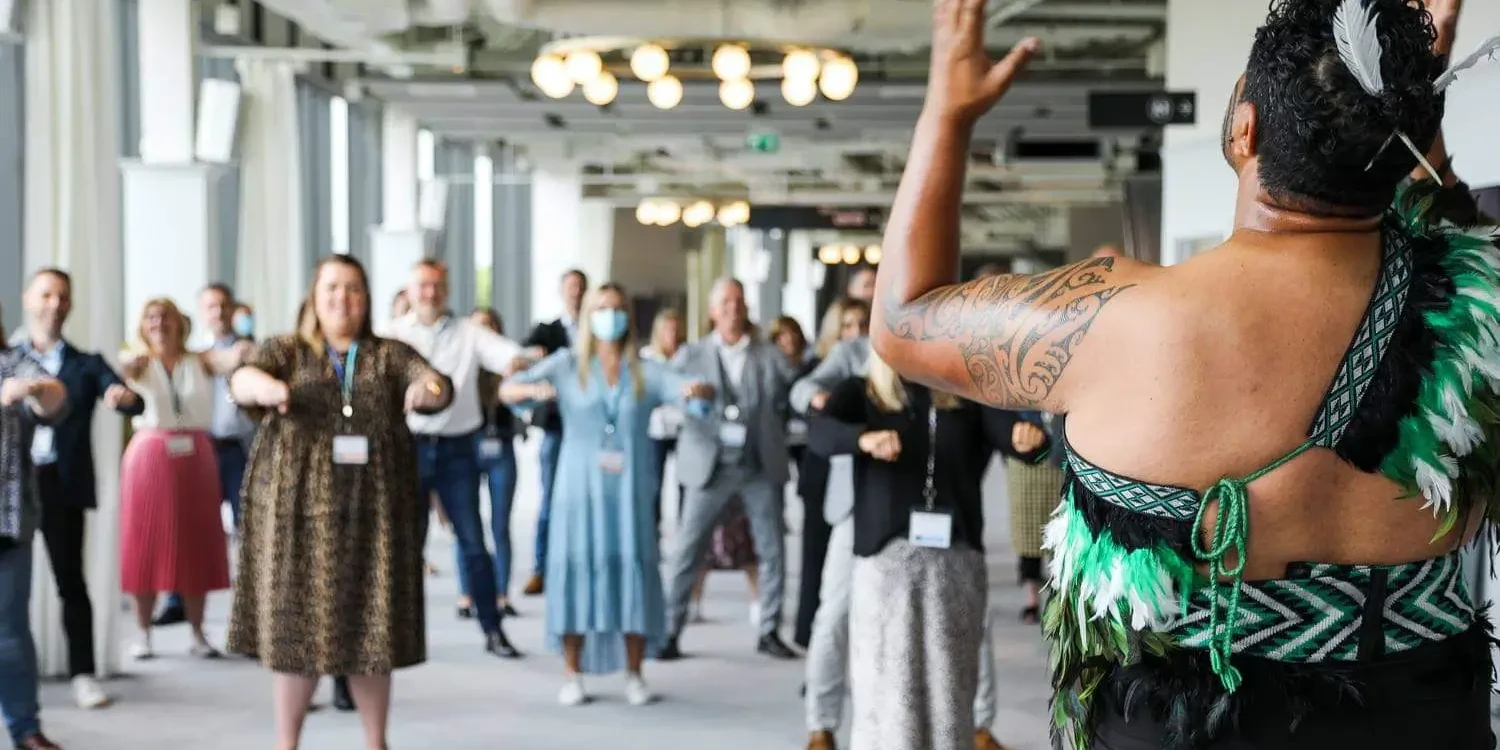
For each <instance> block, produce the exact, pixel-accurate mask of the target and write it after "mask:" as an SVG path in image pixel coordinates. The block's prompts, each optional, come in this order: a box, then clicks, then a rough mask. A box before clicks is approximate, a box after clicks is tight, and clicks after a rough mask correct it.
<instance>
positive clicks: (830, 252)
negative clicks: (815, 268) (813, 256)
mask: <svg viewBox="0 0 1500 750" xmlns="http://www.w3.org/2000/svg"><path fill="white" fill-rule="evenodd" d="M842 257H844V254H843V253H841V252H839V246H838V245H824V246H822V247H820V248H818V261H819V262H821V263H823V264H825V265H830V266H831V265H834V264H836V263H838V262H839V259H840V258H842Z"/></svg>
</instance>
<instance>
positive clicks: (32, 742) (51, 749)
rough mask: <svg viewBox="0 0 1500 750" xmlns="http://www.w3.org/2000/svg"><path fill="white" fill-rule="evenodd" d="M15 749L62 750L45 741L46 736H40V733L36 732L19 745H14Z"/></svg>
mask: <svg viewBox="0 0 1500 750" xmlns="http://www.w3.org/2000/svg"><path fill="white" fill-rule="evenodd" d="M16 747H17V748H19V750H62V748H61V747H59V746H58V745H57V743H55V742H53V741H52V740H49V739H47V736H46V735H44V734H42V733H41V732H37V733H36V734H33V735H31V736H30V737H27V738H26V739H24V740H21V744H19V745H16Z"/></svg>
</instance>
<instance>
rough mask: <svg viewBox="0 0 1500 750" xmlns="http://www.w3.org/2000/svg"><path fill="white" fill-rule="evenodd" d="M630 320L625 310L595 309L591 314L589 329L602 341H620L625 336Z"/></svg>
mask: <svg viewBox="0 0 1500 750" xmlns="http://www.w3.org/2000/svg"><path fill="white" fill-rule="evenodd" d="M629 325H630V321H629V319H628V318H626V316H625V311H624V310H595V311H594V312H593V313H591V314H590V315H589V330H590V331H592V332H593V334H594V338H596V339H599V340H600V341H619V340H620V339H623V338H625V329H626V328H627V327H628V326H629Z"/></svg>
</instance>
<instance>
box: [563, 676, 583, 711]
mask: <svg viewBox="0 0 1500 750" xmlns="http://www.w3.org/2000/svg"><path fill="white" fill-rule="evenodd" d="M588 699H589V695H588V693H585V692H584V691H583V678H582V677H578V676H576V675H575V676H573V677H570V678H568V681H567V682H565V683H563V686H562V690H559V691H557V702H558V703H561V704H562V705H564V706H581V705H583V704H584V702H585V701H587V700H588Z"/></svg>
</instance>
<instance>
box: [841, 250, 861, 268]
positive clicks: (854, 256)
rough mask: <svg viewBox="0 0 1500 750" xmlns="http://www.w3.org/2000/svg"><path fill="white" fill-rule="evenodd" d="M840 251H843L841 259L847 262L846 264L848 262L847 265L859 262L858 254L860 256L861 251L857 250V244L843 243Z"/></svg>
mask: <svg viewBox="0 0 1500 750" xmlns="http://www.w3.org/2000/svg"><path fill="white" fill-rule="evenodd" d="M840 252H842V253H843V259H844V262H845V263H847V264H849V265H851V266H852V265H854V264H855V263H858V262H859V259H860V256H861V253H860V251H859V245H845V246H844V247H843V248H842V249H841V250H840Z"/></svg>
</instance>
